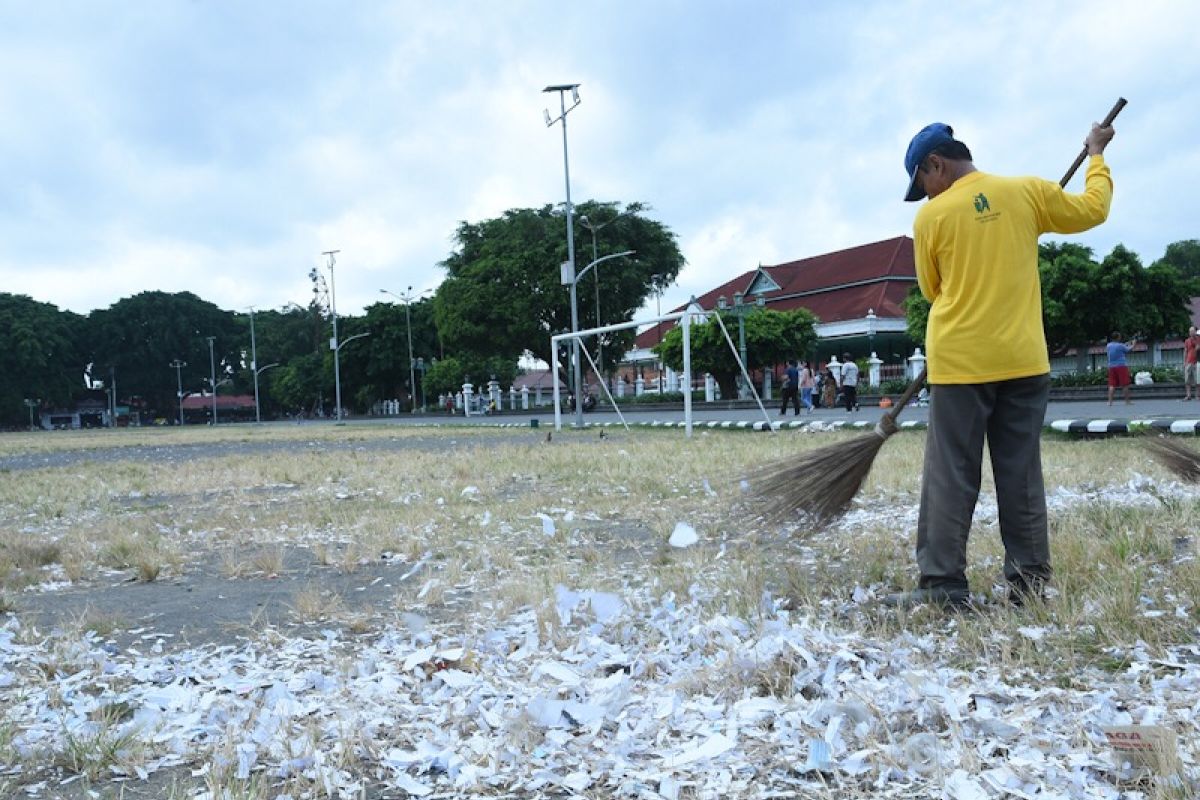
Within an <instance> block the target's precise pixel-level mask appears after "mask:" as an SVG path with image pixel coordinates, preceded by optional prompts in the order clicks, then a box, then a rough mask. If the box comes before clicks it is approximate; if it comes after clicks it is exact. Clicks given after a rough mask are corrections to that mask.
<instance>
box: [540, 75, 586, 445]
mask: <svg viewBox="0 0 1200 800" xmlns="http://www.w3.org/2000/svg"><path fill="white" fill-rule="evenodd" d="M542 91H543V92H558V107H559V115H558V116H557V117H554V118H551V116H550V111H549V109H546V110H545V111H543V114H544V115H545V118H546V127H547V128H549V127H551V126H553V125H554V123H556V122H562V134H563V174H564V175H565V177H566V184H567V263H566V264H565V265H563V276H562V277H563V283H570V284H571V332H572V333H575V332H577V331H578V330H579V309H578V308H576V305H575V283H576V278H575V227H574V224H573V220H574V217H575V207H574V206H573V205H571V165H570V161H569V159H568V158H567V114H569V113H570V112H571V111H572V110H574V109H575V107H576V106H578V105H579V102H580V101H579V84H578V83H563V84H559V85H557V86H547V87H546V88H545V89H543V90H542ZM567 92H570V93H571V100H572V103H571V107H570V108H567ZM593 263H594V262H593ZM568 276H570V278H569V280H568ZM571 355H572V358H573V359H574V362H575V364H574V369H573V370H572V376H573V383H574V390H575V424H576V425H577V426H580V427H582V426H583V408H582V404H581V403H580V399H579V395H580V386H581V385H582V383H583V369H582V367H581V365H580V363H579V340H578V339H576V338H572V339H571Z"/></svg>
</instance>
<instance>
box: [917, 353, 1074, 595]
mask: <svg viewBox="0 0 1200 800" xmlns="http://www.w3.org/2000/svg"><path fill="white" fill-rule="evenodd" d="M929 395H930V400H929V436H928V439H927V442H926V445H925V470H924V473H923V477H922V479H921V513H920V516H919V518H918V520H917V566H918V567H919V568H920V570H921V582H920V585H921V587H922V588H929V587H934V586H941V587H946V588H963V589H965V588H967V575H966V570H967V535H968V534H969V533H970V530H971V517H972V515H973V514H974V511H975V502H976V500H977V499H978V497H979V481H980V470H981V468H982V464H983V443H984V441H985V440H986V441H987V445H988V451H989V452H990V453H991V457H992V472H993V473H994V475H995V479H996V500H997V503H998V505H999V508H1000V537H1001V540H1002V541H1003V542H1004V577H1005V578H1007V579H1008V580H1009V582H1010V583H1012V584H1015V585H1017V586H1023V585H1028V584H1040V583H1041V582H1043V581H1045V580H1047V579H1048V578H1049V577H1050V542H1049V536H1048V535H1047V523H1046V488H1045V485H1044V483H1043V482H1042V453H1041V436H1042V422H1043V420H1044V418H1045V416H1046V402H1047V400H1048V399H1049V396H1050V376H1049V375H1036V376H1034V377H1031V378H1019V379H1017V380H1011V381H999V382H996V383H980V384H962V385H958V384H940V385H937V386H931V387H930V392H929Z"/></svg>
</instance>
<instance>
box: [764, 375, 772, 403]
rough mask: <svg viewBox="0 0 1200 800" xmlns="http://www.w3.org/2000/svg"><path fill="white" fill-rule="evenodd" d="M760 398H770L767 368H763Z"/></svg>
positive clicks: (769, 376)
mask: <svg viewBox="0 0 1200 800" xmlns="http://www.w3.org/2000/svg"><path fill="white" fill-rule="evenodd" d="M762 399H763V400H770V399H771V370H769V369H764V370H763V387H762Z"/></svg>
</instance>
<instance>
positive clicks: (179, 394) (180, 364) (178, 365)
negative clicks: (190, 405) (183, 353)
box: [167, 358, 187, 425]
mask: <svg viewBox="0 0 1200 800" xmlns="http://www.w3.org/2000/svg"><path fill="white" fill-rule="evenodd" d="M167 366H169V367H174V368H175V384H176V387H177V389H176V391H175V397H176V398H177V399H178V400H179V424H180V425H183V373H182V372H180V370H181V369H183V368H184V367H186V366H187V362H186V361H180V360H179V359H178V358H177V359H175V360H174V361H172V362H171V363H170V364H168V365H167Z"/></svg>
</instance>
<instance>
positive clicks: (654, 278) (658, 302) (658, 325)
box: [650, 273, 664, 397]
mask: <svg viewBox="0 0 1200 800" xmlns="http://www.w3.org/2000/svg"><path fill="white" fill-rule="evenodd" d="M660 280H662V275H659V274H657V273H655V274H654V275H651V276H650V281H651V283H653V285H654V287H655V288H656V289H657V291H656V292H655V294H654V309H655V314H656V315H657V316H659V317H661V316H662V286H660V285H659V283H658V282H659V281H660ZM654 327H655V329H657V330H658V343H659V344H662V339H663V333H662V320H661V319H660V320H658V321H657V322H655V323H654ZM663 369H664V366H663V360H662V356H659V357H658V396H659V397H662V393H663V383H662V374H663Z"/></svg>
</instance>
